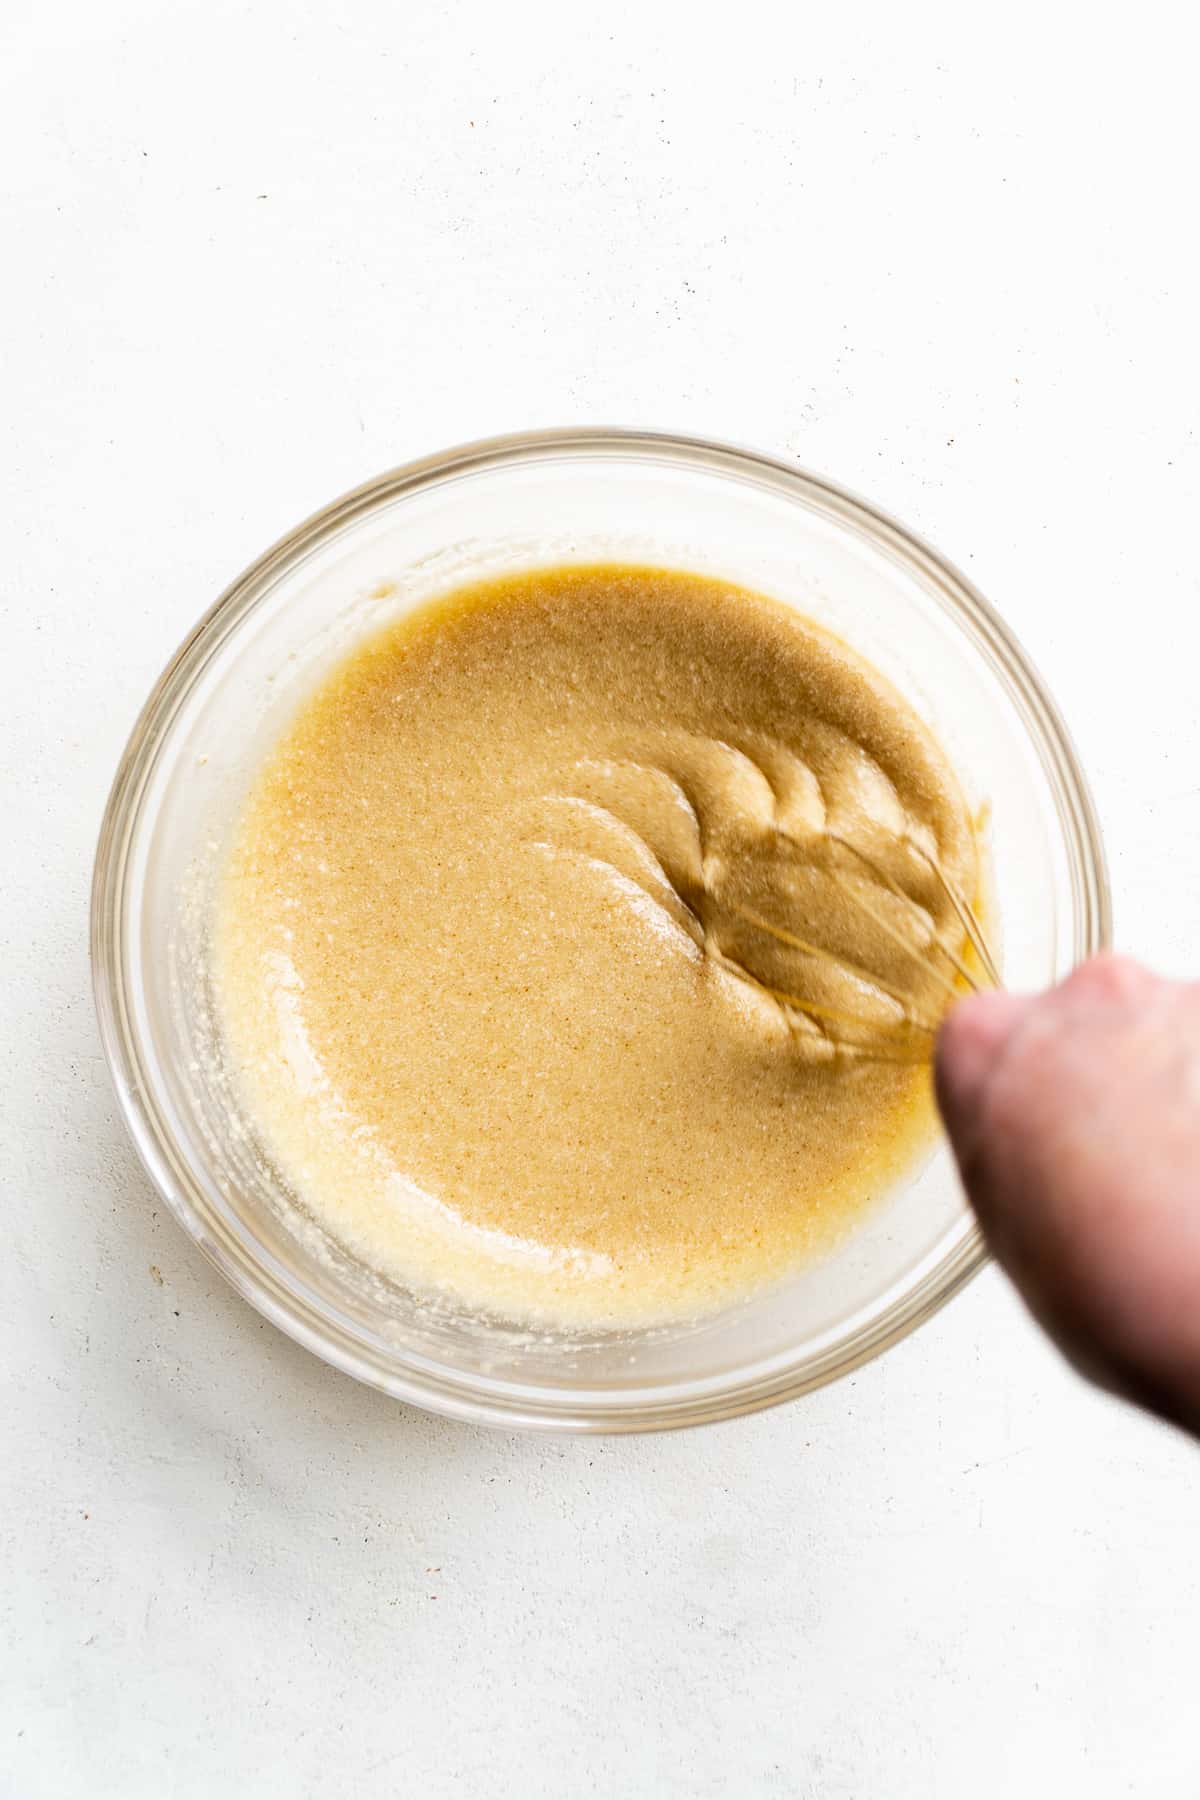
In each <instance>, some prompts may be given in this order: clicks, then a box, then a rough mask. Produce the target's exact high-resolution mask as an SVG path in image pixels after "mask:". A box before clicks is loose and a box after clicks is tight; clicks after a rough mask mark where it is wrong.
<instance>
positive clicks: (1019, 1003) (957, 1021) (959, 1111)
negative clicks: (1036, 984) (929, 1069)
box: [934, 993, 1034, 1164]
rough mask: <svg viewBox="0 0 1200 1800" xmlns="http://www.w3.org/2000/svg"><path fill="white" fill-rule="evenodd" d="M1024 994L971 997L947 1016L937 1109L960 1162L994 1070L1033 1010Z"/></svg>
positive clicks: (938, 1056) (940, 1042)
mask: <svg viewBox="0 0 1200 1800" xmlns="http://www.w3.org/2000/svg"><path fill="white" fill-rule="evenodd" d="M1033 1005H1034V1000H1033V999H1032V998H1031V997H1028V996H1024V995H1020V994H1000V993H986V994H970V995H968V996H967V998H966V999H964V1000H960V1001H959V1002H958V1004H957V1006H955V1007H954V1008H953V1010H952V1011H951V1012H950V1013H948V1014H947V1016H946V1018H945V1020H944V1021H943V1023H942V1028H941V1030H940V1031H939V1032H938V1038H937V1044H936V1047H935V1051H934V1082H935V1086H936V1089H937V1100H938V1106H939V1107H940V1109H941V1114H942V1118H943V1119H944V1121H945V1124H946V1130H947V1131H948V1132H949V1134H950V1142H951V1143H952V1144H953V1146H954V1151H955V1154H956V1156H957V1157H958V1160H959V1163H960V1164H961V1163H962V1162H963V1161H964V1160H965V1159H966V1158H967V1157H969V1156H970V1155H971V1153H972V1151H973V1150H974V1148H975V1142H976V1138H977V1135H978V1131H979V1125H980V1118H981V1113H982V1107H983V1101H984V1096H985V1094H986V1092H987V1089H988V1086H989V1084H990V1081H991V1077H992V1074H993V1072H994V1071H995V1069H996V1067H997V1065H998V1064H999V1063H1000V1062H1001V1061H1002V1060H1003V1058H1004V1056H1005V1054H1006V1052H1007V1050H1008V1047H1009V1044H1010V1043H1011V1041H1012V1039H1013V1037H1014V1035H1015V1034H1016V1032H1017V1030H1018V1028H1019V1027H1020V1025H1021V1024H1022V1023H1023V1022H1024V1020H1025V1018H1026V1017H1027V1015H1028V1013H1029V1009H1030V1008H1031V1007H1032V1006H1033Z"/></svg>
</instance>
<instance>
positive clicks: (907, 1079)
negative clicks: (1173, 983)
mask: <svg viewBox="0 0 1200 1800" xmlns="http://www.w3.org/2000/svg"><path fill="white" fill-rule="evenodd" d="M978 885H979V875H978V866H977V857H976V846H975V838H974V832H973V829H972V821H971V818H970V815H969V813H968V810H967V807H966V803H965V801H964V798H963V796H962V794H961V792H960V790H959V787H958V784H957V781H956V779H955V777H954V774H953V771H952V770H951V768H950V767H949V765H948V763H947V761H946V759H945V756H944V754H943V753H942V751H941V749H940V748H939V746H938V745H937V743H936V742H935V741H934V739H933V737H932V736H931V735H930V733H929V732H928V730H927V729H926V728H925V727H924V726H923V725H922V724H921V722H920V721H919V720H918V719H917V718H916V716H915V714H914V713H913V712H912V711H911V709H910V708H909V707H908V706H907V704H906V703H905V702H904V701H903V700H902V699H901V697H900V696H899V695H898V694H897V693H896V692H895V691H894V690H893V689H892V688H891V686H890V685H889V684H888V683H887V682H885V681H884V680H883V678H882V677H881V676H880V675H878V674H877V673H876V672H874V671H873V670H872V669H871V668H870V667H869V666H868V665H867V664H866V663H864V662H863V661H862V660H861V659H860V658H859V657H858V656H857V655H855V654H854V653H853V652H852V651H851V650H850V649H849V648H847V647H846V646H845V645H844V644H842V643H840V642H839V641H838V640H836V639H835V638H833V637H832V636H830V635H829V634H827V633H825V632H824V631H822V630H821V629H820V628H818V627H817V626H816V625H814V624H812V623H810V622H808V621H806V620H804V619H802V618H801V617H800V616H798V615H797V614H796V613H794V612H792V611H791V610H790V609H789V608H787V607H785V606H784V605H782V604H781V603H779V602H776V601H773V600H771V599H768V598H766V597H765V596H762V595H759V594H755V593H751V592H748V591H746V590H744V589H739V588H735V587H733V586H731V585H729V584H728V583H725V582H720V581H716V580H712V579H708V578H706V577H702V576H698V575H693V574H687V573H683V572H679V571H675V570H666V569H657V568H643V567H634V566H617V565H613V566H608V565H604V566H589V567H577V566H567V567H558V568H546V569H538V570H534V571H531V572H526V573H523V574H521V575H519V576H512V577H506V578H504V579H500V580H494V581H489V582H485V583H480V584H477V585H475V586H471V587H466V588H462V589H460V590H458V591H457V592H456V593H454V594H452V595H450V596H449V597H448V598H445V599H443V600H441V601H439V602H437V603H436V604H434V605H431V606H428V607H426V608H425V609H423V610H422V611H420V612H419V613H417V614H415V615H413V616H411V617H409V618H407V619H405V620H403V621H402V622H401V623H399V624H397V625H395V626H392V627H390V628H388V629H387V630H386V631H384V632H383V633H382V634H381V635H379V636H377V637H376V638H374V639H373V640H370V641H368V642H366V643H365V644H364V645H363V646H362V647H361V648H359V649H358V650H357V651H355V652H354V653H353V654H352V655H351V656H350V657H349V659H348V660H347V661H346V662H345V663H344V664H343V665H342V666H341V667H340V668H339V669H337V670H336V671H335V672H334V674H333V675H332V676H331V677H330V678H329V679H328V680H327V682H326V683H325V684H324V685H323V686H322V687H321V688H320V689H319V691H318V692H317V693H316V694H315V695H314V696H313V697H312V698H311V699H310V700H309V701H308V703H307V704H306V705H305V706H304V707H303V708H302V709H301V711H300V713H299V715H298V716H297V718H296V719H295V721H294V723H293V725H292V726H291V728H290V729H289V730H288V731H287V733H286V734H285V736H284V737H283V739H282V741H281V742H280V743H279V744H278V745H277V747H276V748H275V750H274V752H273V753H272V754H271V756H270V757H269V758H268V760H267V762H266V764H265V765H264V767H263V768H262V770H261V771H260V772H259V774H258V776H257V779H256V781H255V782H254V785H253V787H252V789H251V792H250V794H249V796H248V799H247V801H246V803H245V806H244V809H243V812H242V815H241V818H240V820H239V823H238V826H237V829H236V833H235V839H234V843H233V847H232V850H231V853H230V857H229V862H228V866H227V869H226V870H225V873H224V877H223V881H222V884H221V891H220V896H219V904H218V910H217V919H216V929H215V958H214V967H215V976H216V986H217V993H218V997H219V1008H220V1014H221V1019H222V1025H223V1031H224V1037H225V1042H226V1048H227V1052H228V1056H229V1059H230V1063H231V1066H232V1068H233V1071H234V1076H235V1080H236V1082H237V1084H238V1086H239V1088H240V1093H241V1099H242V1102H243V1104H244V1105H245V1108H246V1110H247V1112H248V1113H249V1114H250V1116H251V1117H252V1119H253V1120H254V1121H255V1124H256V1126H257V1130H258V1133H259V1135H260V1137H261V1139H262V1141H263V1143H264V1145H265V1146H266V1148H267V1150H268V1151H269V1153H270V1154H271V1156H272V1157H273V1158H274V1159H275V1161H276V1162H277V1164H278V1166H279V1168H280V1170H281V1172H282V1173H283V1174H284V1176H285V1177H286V1178H287V1180H288V1182H289V1183H290V1185H291V1186H292V1188H293V1189H294V1191H295V1193H296V1195H297V1197H298V1199H299V1200H300V1202H301V1204H302V1205H303V1206H305V1207H306V1208H307V1209H308V1210H309V1211H310V1212H311V1213H312V1215H313V1216H314V1217H315V1218H316V1219H317V1220H318V1221H319V1222H320V1223H321V1224H322V1225H323V1226H324V1227H325V1228H326V1230H328V1231H329V1233H330V1234H331V1235H332V1236H334V1237H335V1238H336V1239H338V1240H339V1241H340V1242H341V1243H342V1244H344V1245H345V1246H346V1247H347V1248H349V1249H350V1250H351V1251H352V1252H353V1253H354V1254H355V1255H357V1256H358V1257H360V1258H361V1259H362V1260H363V1261H365V1262H366V1263H368V1264H369V1265H370V1266H372V1267H373V1268H375V1269H377V1270H378V1271H380V1272H381V1273H383V1274H385V1275H387V1276H390V1277H392V1278H394V1279H395V1280H397V1281H399V1282H401V1283H403V1284H404V1285H406V1286H408V1287H411V1288H414V1289H417V1290H421V1291H427V1292H430V1293H437V1294H440V1295H442V1296H445V1297H447V1298H448V1299H450V1300H451V1301H452V1302H454V1303H456V1304H460V1305H463V1306H466V1307H471V1308H476V1309H482V1310H485V1311H487V1312H488V1313H491V1314H496V1315H500V1316H502V1317H506V1318H510V1319H514V1320H520V1321H528V1322H532V1323H544V1324H548V1325H552V1326H555V1327H559V1328H570V1327H572V1326H589V1327H594V1326H597V1325H599V1326H603V1325H608V1324H612V1325H635V1324H636V1325H642V1324H650V1323H654V1322H658V1321H666V1320H668V1319H674V1318H680V1317H685V1316H690V1315H695V1314H698V1313H701V1312H703V1311H705V1310H707V1309H711V1308H714V1307H717V1306H719V1305H722V1304H725V1303H728V1302H731V1301H733V1300H736V1299H738V1298H740V1297H742V1296H744V1295H745V1294H747V1293H749V1292H750V1291H752V1290H754V1289H755V1288H757V1287H759V1286H760V1285H762V1284H763V1283H765V1282H768V1281H772V1280H774V1279H776V1278H778V1277H780V1276H782V1275H784V1274H786V1273H787V1272H788V1271H789V1270H791V1269H793V1268H795V1267H796V1266H797V1264H799V1263H801V1262H802V1261H804V1260H805V1259H806V1258H809V1257H811V1256H813V1255H814V1254H817V1253H819V1252H820V1251H822V1250H823V1249H825V1248H827V1247H828V1246H829V1245H830V1244H832V1243H833V1242H834V1241H836V1239H837V1238H838V1237H839V1236H840V1235H841V1234H842V1233H844V1232H845V1231H846V1230H847V1229H848V1228H849V1227H850V1226H852V1224H853V1222H854V1221H855V1219H856V1218H858V1217H860V1216H861V1215H862V1213H863V1210H864V1209H865V1208H866V1207H867V1206H868V1205H869V1204H870V1203H871V1202H872V1201H873V1200H875V1199H876V1198H877V1197H878V1196H880V1195H881V1194H882V1193H883V1192H884V1191H885V1190H886V1188H887V1187H888V1186H889V1184H890V1183H891V1182H893V1181H894V1180H895V1179H896V1178H897V1176H898V1175H900V1174H901V1173H903V1172H904V1171H905V1169H907V1168H908V1167H909V1166H910V1165H911V1163H912V1162H913V1160H914V1158H915V1157H916V1156H917V1155H918V1153H919V1151H920V1149H921V1148H922V1147H923V1146H924V1145H925V1144H926V1143H927V1142H928V1141H929V1138H930V1135H931V1132H932V1127H933V1107H932V1099H931V1093H930V1082H929V1076H928V1071H927V1068H926V1067H925V1066H924V1063H923V1053H922V1048H921V1047H922V1045H923V1046H924V1050H926V1051H927V1048H928V1034H929V1030H930V1028H931V1026H932V1025H935V1024H936V1021H937V1018H938V1017H939V1015H940V1013H941V1012H942V1011H943V1010H944V1008H945V1006H946V1004H947V1003H948V998H949V995H950V992H951V991H952V986H953V982H952V980H948V979H947V971H948V970H949V971H950V974H951V975H952V974H953V962H952V960H951V959H952V956H953V955H958V956H962V955H963V954H964V953H965V945H964V937H963V930H962V924H961V920H960V918H959V916H958V914H957V912H956V910H955V907H954V905H953V900H952V894H959V895H961V896H964V897H966V898H967V899H968V900H974V899H975V898H976V897H977V892H978ZM781 925H782V926H783V927H784V928H785V935H784V936H780V935H779V932H778V930H775V931H772V930H771V929H770V928H771V927H779V926H781ZM939 944H940V945H942V946H945V948H946V950H947V952H949V954H948V955H942V954H941V953H940V952H939V949H938V946H939ZM968 954H969V953H968Z"/></svg>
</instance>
